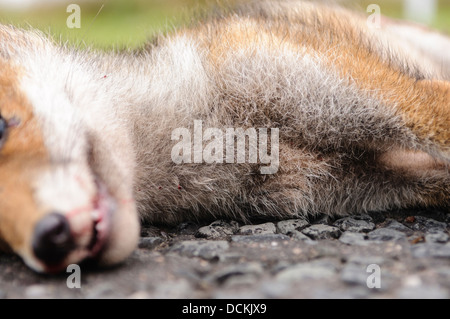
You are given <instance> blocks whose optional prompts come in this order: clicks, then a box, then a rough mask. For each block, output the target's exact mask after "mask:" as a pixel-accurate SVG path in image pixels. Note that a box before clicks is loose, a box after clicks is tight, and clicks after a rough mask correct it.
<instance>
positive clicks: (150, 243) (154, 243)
mask: <svg viewBox="0 0 450 319" xmlns="http://www.w3.org/2000/svg"><path fill="white" fill-rule="evenodd" d="M162 243H163V240H162V238H160V237H142V238H141V239H140V240H139V248H143V249H155V248H156V247H158V246H159V245H160V244H162Z"/></svg>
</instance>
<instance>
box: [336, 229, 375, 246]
mask: <svg viewBox="0 0 450 319" xmlns="http://www.w3.org/2000/svg"><path fill="white" fill-rule="evenodd" d="M367 239H368V236H367V235H365V234H362V233H353V232H345V233H343V234H342V235H341V237H339V241H340V242H342V243H344V244H347V245H358V246H367V245H369V244H370V242H369V241H368V240H367Z"/></svg>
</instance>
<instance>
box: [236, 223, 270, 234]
mask: <svg viewBox="0 0 450 319" xmlns="http://www.w3.org/2000/svg"><path fill="white" fill-rule="evenodd" d="M276 232H277V228H276V227H275V224H274V223H265V224H260V225H246V226H242V227H241V228H239V232H238V233H239V234H240V235H267V234H275V233H276Z"/></svg>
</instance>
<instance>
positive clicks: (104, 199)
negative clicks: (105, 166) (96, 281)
mask: <svg viewBox="0 0 450 319" xmlns="http://www.w3.org/2000/svg"><path fill="white" fill-rule="evenodd" d="M96 186H97V195H96V197H95V198H94V199H93V204H92V205H93V210H92V212H91V217H92V220H93V226H92V227H93V229H92V239H91V241H90V243H89V245H88V246H87V249H88V251H89V256H88V257H89V258H96V257H98V256H99V255H100V254H101V252H102V250H103V249H104V248H105V247H106V244H107V242H108V237H109V234H110V231H111V222H112V215H113V213H114V211H115V210H116V209H115V208H116V204H115V201H114V199H113V197H112V196H111V195H110V194H109V192H108V189H107V188H106V186H105V184H103V183H102V182H101V181H100V180H99V179H96Z"/></svg>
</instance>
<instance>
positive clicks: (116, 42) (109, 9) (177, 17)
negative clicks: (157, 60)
mask: <svg viewBox="0 0 450 319" xmlns="http://www.w3.org/2000/svg"><path fill="white" fill-rule="evenodd" d="M197 2H198V1H182V0H166V1H155V0H153V1H142V0H128V1H117V0H109V1H106V2H105V1H91V2H86V3H83V2H82V3H81V4H80V7H81V28H80V29H76V28H74V29H69V28H68V27H67V25H66V20H67V18H68V17H69V16H70V15H71V13H67V12H66V7H52V8H41V9H36V10H33V11H30V12H7V13H5V12H3V13H0V23H3V24H13V25H17V26H20V27H27V26H32V27H34V28H37V29H40V30H42V31H44V32H45V33H48V34H51V35H52V36H53V37H54V38H56V39H61V41H62V42H66V41H68V42H69V43H73V44H76V45H80V44H85V45H88V46H94V47H96V48H100V49H109V48H123V47H127V48H137V47H139V46H141V45H143V44H144V43H145V41H146V40H147V39H148V38H149V37H151V36H152V35H153V34H154V33H156V32H164V31H166V30H168V29H170V28H173V27H176V26H177V25H178V24H180V23H181V21H184V20H185V18H186V16H187V15H188V12H189V11H190V10H191V9H192V8H193V7H194V6H196V5H198V4H197ZM103 4H105V5H104V6H103V8H102V5H103Z"/></svg>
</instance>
